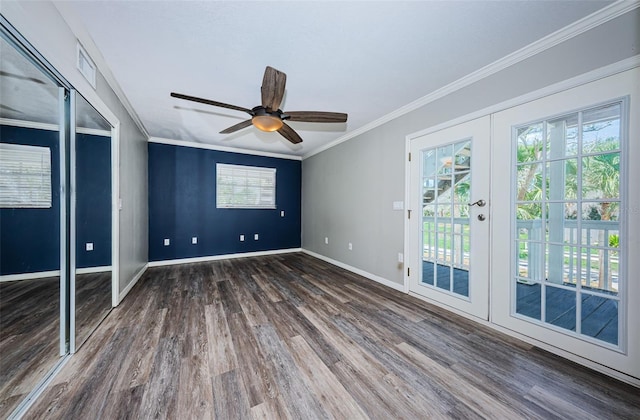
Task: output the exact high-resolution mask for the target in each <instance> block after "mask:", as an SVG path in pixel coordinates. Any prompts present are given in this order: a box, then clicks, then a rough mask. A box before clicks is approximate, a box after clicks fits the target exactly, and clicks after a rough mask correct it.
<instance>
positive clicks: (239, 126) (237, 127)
mask: <svg viewBox="0 0 640 420" xmlns="http://www.w3.org/2000/svg"><path fill="white" fill-rule="evenodd" d="M251 124H252V123H251V120H250V119H249V120H246V121H242V122H240V123H238V124H236V125H232V126H231V127H229V128H225V129H224V130H222V131H221V132H220V134H230V133H235V132H236V131H238V130H242V129H243V128H245V127H249V126H250V125H251Z"/></svg>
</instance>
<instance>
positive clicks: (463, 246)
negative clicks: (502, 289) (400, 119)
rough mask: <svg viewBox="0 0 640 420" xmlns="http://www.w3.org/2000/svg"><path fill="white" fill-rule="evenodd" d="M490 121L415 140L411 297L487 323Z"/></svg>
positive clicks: (410, 222) (412, 174)
mask: <svg viewBox="0 0 640 420" xmlns="http://www.w3.org/2000/svg"><path fill="white" fill-rule="evenodd" d="M489 133H490V120H489V117H483V118H480V119H477V120H473V121H470V122H467V123H464V124H460V125H457V126H455V127H452V128H447V129H444V130H441V131H437V132H434V133H430V134H426V135H422V136H417V137H415V138H413V139H412V140H411V141H410V148H411V163H410V172H411V175H410V177H411V178H410V179H411V182H410V184H411V187H410V191H411V192H410V195H409V200H410V203H409V206H408V208H409V209H411V217H410V218H409V235H408V238H409V244H410V246H409V269H410V275H409V290H410V291H411V292H413V293H417V294H419V295H421V296H423V297H425V298H427V299H429V300H432V301H434V302H436V303H438V304H441V305H445V306H447V307H449V308H453V309H455V310H458V311H462V312H465V313H467V314H469V315H472V316H474V317H477V318H481V319H484V320H487V319H488V316H489V282H488V275H489V252H488V250H489V203H488V198H489V157H490V156H489Z"/></svg>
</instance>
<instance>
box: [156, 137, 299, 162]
mask: <svg viewBox="0 0 640 420" xmlns="http://www.w3.org/2000/svg"><path fill="white" fill-rule="evenodd" d="M149 143H160V144H169V145H172V146H183V147H191V148H194V149H206V150H216V151H218V152H229V153H239V154H242V155H254V156H264V157H271V158H277V159H289V160H302V157H301V156H295V155H285V154H280V153H272V152H261V151H258V150H249V149H241V148H239V147H228V146H217V145H214V144H206V143H195V142H190V141H184V140H173V139H165V138H161V137H149Z"/></svg>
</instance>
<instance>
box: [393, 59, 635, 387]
mask: <svg viewBox="0 0 640 420" xmlns="http://www.w3.org/2000/svg"><path fill="white" fill-rule="evenodd" d="M639 101H640V68H635V69H633V70H629V71H626V72H622V73H619V74H616V75H613V76H610V77H607V78H603V79H600V80H597V81H595V82H592V83H588V84H585V85H582V86H579V87H575V88H572V89H568V90H565V91H562V92H560V93H557V94H553V95H550V96H546V97H543V98H541V99H537V100H533V101H530V102H527V103H525V104H523V105H520V106H516V107H513V108H509V109H506V110H504V111H500V112H497V113H494V114H491V115H488V116H486V117H483V118H479V119H475V120H472V121H470V122H467V123H463V124H459V125H456V126H453V127H451V128H446V129H443V130H440V131H435V132H429V133H426V134H420V133H418V134H416V135H414V136H412V137H410V138H409V149H410V153H411V159H410V163H409V184H408V194H407V202H408V205H407V208H408V209H409V210H410V218H409V220H408V222H407V233H406V236H407V250H406V253H407V257H408V261H407V264H408V267H409V276H408V286H409V292H411V293H414V294H417V295H420V296H421V297H423V298H425V299H427V300H429V301H431V302H433V303H435V304H437V305H440V306H443V307H446V308H450V309H453V310H454V311H456V312H459V313H464V314H467V315H470V316H472V317H476V318H479V319H482V320H487V321H488V322H490V323H491V324H494V325H496V326H497V327H499V328H500V329H501V330H503V331H508V330H511V331H513V333H514V335H516V336H518V337H520V338H527V337H528V338H529V339H531V341H532V342H533V343H535V344H536V345H539V346H541V347H544V348H546V349H548V350H550V351H552V352H555V353H557V354H560V355H562V356H565V357H568V358H571V359H574V360H576V361H579V362H581V363H583V364H587V365H589V366H592V367H596V368H599V369H601V370H604V371H606V372H608V373H609V374H611V375H613V376H618V377H620V378H622V379H625V380H630V381H631V382H634V383H638V384H640V328H638V326H637V321H638V320H640V304H638V302H640V281H638V278H639V277H638V273H640V258H639V256H640V235H639V234H638V233H639V232H640V217H638V215H639V214H640V210H639V209H640V188H638V185H637V183H638V180H640V141H639V140H640V118H638V116H639V115H640V106H638V102H639Z"/></svg>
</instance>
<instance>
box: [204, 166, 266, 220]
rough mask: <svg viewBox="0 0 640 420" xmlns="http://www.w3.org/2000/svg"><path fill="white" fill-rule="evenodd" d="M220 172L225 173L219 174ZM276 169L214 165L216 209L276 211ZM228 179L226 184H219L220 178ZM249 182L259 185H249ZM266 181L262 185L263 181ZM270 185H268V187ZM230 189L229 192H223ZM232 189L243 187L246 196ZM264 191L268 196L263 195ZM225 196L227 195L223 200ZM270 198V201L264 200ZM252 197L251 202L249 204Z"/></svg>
mask: <svg viewBox="0 0 640 420" xmlns="http://www.w3.org/2000/svg"><path fill="white" fill-rule="evenodd" d="M221 171H225V172H224V173H221ZM276 175H277V169H276V168H271V167H265V166H251V165H237V164H230V163H220V162H218V163H216V209H254V210H255V209H257V210H274V209H277V200H276V199H277V196H276V192H277V189H276V188H277V185H276V181H277V176H276ZM222 176H224V177H230V179H231V181H230V182H228V183H221V177H222ZM250 180H253V182H254V183H255V182H256V180H257V182H259V185H249V182H250ZM265 180H266V181H267V184H264V183H263V181H265ZM269 184H270V185H269ZM228 187H230V188H231V191H230V192H227V193H225V190H228ZM234 187H244V189H245V190H247V189H249V191H248V192H247V193H246V194H239V193H238V192H237V191H234ZM264 190H267V191H270V194H263V192H264ZM225 195H228V197H227V198H226V199H224V197H225ZM268 196H271V200H265V198H266V197H268ZM251 197H254V198H255V199H254V200H252V201H253V202H251V203H250V202H249V201H250V200H249V199H250V198H251Z"/></svg>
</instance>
